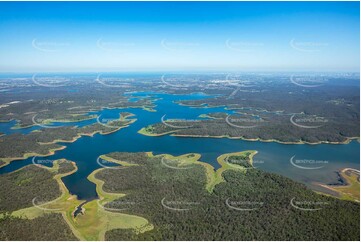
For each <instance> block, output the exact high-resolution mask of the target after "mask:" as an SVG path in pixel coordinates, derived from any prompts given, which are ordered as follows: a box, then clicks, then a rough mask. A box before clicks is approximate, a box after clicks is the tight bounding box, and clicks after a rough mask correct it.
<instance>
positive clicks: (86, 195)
mask: <svg viewBox="0 0 361 242" xmlns="http://www.w3.org/2000/svg"><path fill="white" fill-rule="evenodd" d="M145 96H151V97H154V98H157V100H156V101H155V104H156V105H157V106H156V108H155V109H156V110H157V112H149V111H145V110H143V109H141V108H124V109H104V110H101V111H99V112H92V114H97V115H101V117H102V118H107V119H114V118H118V117H119V113H120V112H130V113H133V114H135V117H134V118H136V119H137V121H136V122H135V123H133V124H131V125H130V126H129V127H127V128H124V129H121V130H119V131H117V132H114V133H111V134H109V135H100V134H96V135H94V137H82V138H80V139H78V140H77V141H76V142H74V143H64V145H65V146H67V148H66V149H64V150H61V151H57V152H56V153H55V154H54V155H52V156H48V157H46V158H41V159H48V160H56V159H60V158H66V159H69V160H72V161H74V162H76V164H77V166H78V171H77V172H76V173H74V174H72V175H70V176H67V177H65V178H63V181H64V183H65V185H66V186H67V188H68V189H69V191H70V192H71V193H72V194H76V195H77V196H78V198H79V199H94V198H96V197H97V194H96V191H95V185H94V184H93V183H91V182H90V181H88V180H87V176H88V175H89V174H90V173H91V172H93V171H94V170H95V169H98V168H100V166H99V164H98V163H97V158H98V157H99V156H100V155H102V154H107V153H109V152H115V151H120V152H122V151H123V152H145V151H152V152H153V153H154V154H164V153H167V154H172V155H181V154H185V153H200V154H201V155H202V157H201V160H202V161H204V162H207V163H210V164H212V165H213V166H214V167H215V168H218V167H219V165H218V163H217V160H216V159H217V157H218V156H219V155H221V154H223V153H229V152H238V151H243V150H257V151H258V154H257V155H256V156H255V157H254V161H255V164H254V165H255V166H256V167H257V169H261V170H264V171H268V172H273V173H277V174H281V175H284V176H286V177H289V178H292V179H293V180H296V181H299V182H302V183H304V184H306V185H308V186H309V187H311V188H313V189H320V188H319V187H318V186H316V185H315V183H317V182H320V183H334V182H337V174H336V171H337V170H340V169H341V168H345V167H350V168H355V169H359V161H360V144H359V143H358V142H356V141H353V142H351V143H349V144H339V145H334V144H319V145H307V144H304V145H296V144H295V145H285V144H279V143H275V142H259V141H244V140H240V139H227V138H222V139H218V138H186V137H174V136H169V135H166V136H160V137H149V136H144V135H141V134H138V133H137V132H138V131H139V130H140V129H141V128H143V127H145V126H147V125H149V124H153V123H158V122H160V120H161V117H162V116H163V115H166V119H199V118H198V116H199V115H201V114H207V113H213V112H226V113H233V111H231V110H226V109H225V108H224V107H216V108H191V107H187V106H180V105H178V104H176V103H175V102H176V101H179V100H187V99H204V98H207V96H205V95H204V94H192V95H168V94H156V93H149V92H148V93H132V94H129V97H130V98H131V99H132V101H136V100H138V99H139V98H142V97H145ZM94 122H96V120H95V119H92V120H87V121H86V122H85V121H83V123H82V122H79V124H80V123H81V125H85V124H91V123H94ZM13 124H15V123H12V125H13ZM76 124H77V123H76ZM6 125H8V126H6ZM54 125H55V124H54ZM67 125H69V124H67ZM72 125H74V124H72ZM4 127H7V128H4ZM10 127H11V124H10V123H2V125H0V132H4V133H7V132H6V131H8V129H9V128H10ZM6 129H7V130H6ZM11 132H28V131H27V130H25V129H19V130H15V131H14V130H11ZM293 156H294V159H301V160H308V161H324V163H322V167H321V168H318V169H301V168H298V167H296V166H294V165H292V164H291V162H290V160H291V158H292V157H293ZM39 159H40V158H39ZM31 163H32V158H29V159H26V160H21V161H13V162H11V163H10V164H9V165H8V166H5V167H3V168H1V169H0V174H4V173H8V172H12V171H15V170H17V169H19V168H21V167H23V166H25V165H28V164H31ZM305 167H315V166H314V164H313V165H312V164H306V165H305Z"/></svg>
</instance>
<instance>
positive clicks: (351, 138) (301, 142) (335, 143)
mask: <svg viewBox="0 0 361 242" xmlns="http://www.w3.org/2000/svg"><path fill="white" fill-rule="evenodd" d="M178 131H179V129H177V130H171V131H168V132H164V133H159V134H156V133H149V132H147V131H146V130H145V127H144V128H142V129H140V130H139V131H138V133H139V134H142V135H145V136H153V137H155V136H164V135H167V134H171V136H175V137H184V138H215V139H222V138H228V139H240V140H245V141H259V142H267V143H269V142H275V143H279V144H285V145H301V144H307V145H318V144H334V145H338V144H349V143H350V142H352V141H354V140H357V141H358V142H360V137H347V138H346V140H345V141H342V142H330V141H318V142H307V141H301V140H300V141H297V142H292V141H280V140H276V139H268V140H265V139H261V138H244V137H243V136H239V137H236V136H235V137H231V136H229V135H220V136H213V135H183V134H177V132H178Z"/></svg>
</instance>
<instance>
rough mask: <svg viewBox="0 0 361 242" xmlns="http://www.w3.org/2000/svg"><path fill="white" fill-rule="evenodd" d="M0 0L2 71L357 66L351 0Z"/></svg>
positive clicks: (355, 11)
mask: <svg viewBox="0 0 361 242" xmlns="http://www.w3.org/2000/svg"><path fill="white" fill-rule="evenodd" d="M0 6H1V9H2V14H1V16H0V52H1V53H2V55H1V56H0V72H94V71H190V72H191V71H215V72H217V71H286V72H287V71H315V72H334V71H335V72H358V71H359V65H360V54H359V53H360V46H359V41H360V38H359V35H360V31H359V28H360V26H359V21H360V14H359V2H203V3H197V2H178V3H177V2H156V3H147V2H73V3H66V2H50V3H49V2H48V3H46V2H36V3H25V2H24V3H17V2H2V3H0Z"/></svg>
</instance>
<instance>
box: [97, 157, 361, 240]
mask: <svg viewBox="0 0 361 242" xmlns="http://www.w3.org/2000/svg"><path fill="white" fill-rule="evenodd" d="M107 156H110V157H112V158H115V159H118V160H122V161H127V162H132V163H137V164H139V166H131V167H127V168H126V169H105V170H102V171H101V172H99V173H97V178H98V179H101V180H103V181H105V184H104V187H103V189H104V190H105V191H107V192H119V193H126V194H127V196H125V197H123V198H121V199H118V200H116V201H114V202H110V203H109V204H107V206H108V207H111V208H113V209H114V208H119V209H126V213H128V214H136V215H139V216H142V217H145V218H146V219H148V220H149V221H150V222H151V223H152V224H154V226H155V229H154V230H152V231H149V232H146V233H143V234H137V233H134V231H132V230H128V231H124V230H112V231H110V232H107V234H106V239H109V240H358V238H359V223H360V221H359V204H358V203H353V202H348V201H342V200H338V199H335V198H332V197H328V196H323V195H319V194H316V193H315V192H313V191H311V190H309V189H308V188H306V187H305V186H304V185H302V184H299V183H297V182H294V181H292V180H290V179H288V178H285V177H282V176H279V175H275V174H271V173H266V172H263V171H259V170H257V169H249V170H246V171H244V170H243V171H242V172H241V171H236V170H226V171H225V172H223V178H224V180H225V181H226V182H223V183H220V184H218V185H217V186H216V187H215V189H214V190H213V192H212V193H209V192H208V191H207V190H206V189H205V184H206V180H207V178H206V173H205V170H204V168H203V166H201V165H192V168H191V169H184V170H179V169H170V168H169V167H166V166H164V165H162V163H161V158H160V157H153V158H148V157H147V156H146V154H143V153H137V154H134V156H133V154H131V153H111V154H108V155H107ZM233 159H234V157H233ZM308 209H309V210H308ZM123 212H124V211H123Z"/></svg>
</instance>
